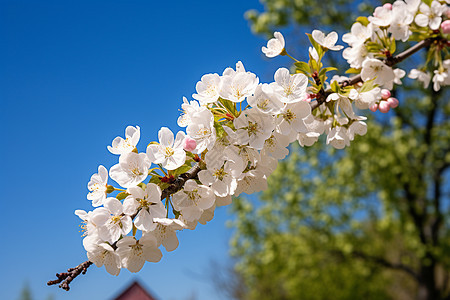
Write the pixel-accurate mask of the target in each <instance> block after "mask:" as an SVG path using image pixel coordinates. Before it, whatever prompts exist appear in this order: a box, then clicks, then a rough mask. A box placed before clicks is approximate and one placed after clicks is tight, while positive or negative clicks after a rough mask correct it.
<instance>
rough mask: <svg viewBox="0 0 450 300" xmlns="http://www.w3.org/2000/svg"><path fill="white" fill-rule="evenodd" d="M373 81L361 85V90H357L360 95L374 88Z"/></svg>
mask: <svg viewBox="0 0 450 300" xmlns="http://www.w3.org/2000/svg"><path fill="white" fill-rule="evenodd" d="M374 81H375V78H374V79H370V80H367V81H365V82H364V84H363V85H362V87H361V89H360V90H359V92H360V93H365V92H368V91H371V90H373V89H374V88H375V86H376V85H375V84H374V83H373V82H374Z"/></svg>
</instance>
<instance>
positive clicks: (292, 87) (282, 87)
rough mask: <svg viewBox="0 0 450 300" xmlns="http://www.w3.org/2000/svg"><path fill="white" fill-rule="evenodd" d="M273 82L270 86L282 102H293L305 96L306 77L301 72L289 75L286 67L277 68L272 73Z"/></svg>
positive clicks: (303, 98)
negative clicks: (273, 73)
mask: <svg viewBox="0 0 450 300" xmlns="http://www.w3.org/2000/svg"><path fill="white" fill-rule="evenodd" d="M274 79H275V82H272V83H271V84H270V86H271V87H272V89H273V92H274V94H275V95H276V96H277V97H278V99H279V100H280V101H281V102H283V103H295V102H299V101H302V100H305V98H306V88H307V86H308V78H307V77H306V76H305V75H304V74H301V73H298V74H293V75H291V74H290V73H289V70H288V69H286V68H279V69H278V70H277V71H276V72H275V75H274Z"/></svg>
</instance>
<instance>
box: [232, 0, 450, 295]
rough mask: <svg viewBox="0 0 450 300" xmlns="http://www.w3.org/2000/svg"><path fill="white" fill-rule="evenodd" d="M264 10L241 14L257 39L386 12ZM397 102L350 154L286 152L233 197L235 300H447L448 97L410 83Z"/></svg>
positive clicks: (271, 4) (283, 0) (275, 3)
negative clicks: (261, 188) (255, 190)
mask: <svg viewBox="0 0 450 300" xmlns="http://www.w3.org/2000/svg"><path fill="white" fill-rule="evenodd" d="M262 2H263V4H264V5H265V8H266V11H265V12H263V13H257V12H255V11H250V12H248V13H247V14H246V16H247V18H248V19H249V20H250V22H251V24H252V30H253V31H254V32H255V33H267V32H272V31H273V30H279V28H280V27H281V26H289V25H292V24H295V26H302V25H303V26H305V24H324V26H329V27H330V28H332V29H333V30H341V29H343V28H345V29H346V30H347V31H348V30H349V28H350V25H351V22H353V20H354V18H350V17H349V16H352V17H356V15H357V14H358V13H359V12H361V11H363V10H367V9H368V8H370V6H371V5H380V4H382V3H381V2H380V1H372V2H370V3H363V4H360V5H359V6H355V5H353V6H352V3H353V2H351V1H344V0H340V1H328V0H323V1H321V4H320V5H317V2H312V1H309V0H302V1H295V0H290V1H289V0H264V1H262ZM354 7H356V9H355V8H354ZM371 9H372V11H373V6H372V8H371ZM343 11H345V13H343ZM302 28H303V30H304V31H305V32H308V31H307V28H309V27H302ZM303 48H304V49H307V48H306V46H304V47H303ZM418 57H419V56H415V59H416V61H414V64H415V65H418V64H420V58H418ZM402 67H403V68H405V65H404V66H402ZM395 95H396V97H397V98H399V99H400V103H401V104H400V106H399V107H397V108H396V109H394V110H393V112H391V113H390V114H388V115H384V116H380V113H374V114H373V115H372V116H370V120H369V121H368V122H367V123H368V132H367V135H365V136H364V137H362V138H359V139H357V140H355V141H354V143H352V145H351V146H350V147H349V148H347V149H345V150H335V149H332V148H331V147H328V146H323V145H322V146H320V145H319V144H315V145H314V147H312V148H300V147H291V149H290V150H291V154H290V156H289V157H288V158H286V159H285V160H284V161H282V162H280V163H279V166H278V168H277V170H276V172H275V173H274V174H272V175H271V177H270V178H269V184H268V185H269V188H268V190H267V191H265V192H264V193H262V194H261V195H260V197H259V198H258V199H255V198H244V197H241V198H239V199H235V200H234V203H233V209H234V211H235V213H236V214H237V216H236V219H235V221H234V223H233V225H234V227H235V229H236V231H235V234H234V236H233V238H232V241H231V247H232V250H231V252H232V255H233V256H234V257H235V258H236V260H237V263H236V266H235V270H234V271H235V272H236V273H237V276H239V278H241V283H240V285H241V286H240V287H239V290H240V293H239V295H240V296H239V298H240V299H387V298H391V299H420V300H422V299H426V300H431V299H450V289H449V288H450V281H449V276H450V260H449V253H450V251H449V249H450V239H449V236H450V231H449V229H450V226H449V225H450V224H449V207H450V205H449V204H450V203H449V200H450V198H449V196H450V194H449V193H450V186H449V185H448V177H449V171H448V170H449V166H450V153H449V150H450V119H449V115H450V103H449V99H450V97H449V92H448V89H444V90H441V91H440V92H438V93H436V92H434V91H432V89H431V88H430V89H423V88H421V87H420V86H419V85H416V84H415V83H414V84H412V85H404V86H403V87H402V88H401V89H399V88H397V90H396V91H395ZM322 144H323V143H322ZM236 288H237V287H236Z"/></svg>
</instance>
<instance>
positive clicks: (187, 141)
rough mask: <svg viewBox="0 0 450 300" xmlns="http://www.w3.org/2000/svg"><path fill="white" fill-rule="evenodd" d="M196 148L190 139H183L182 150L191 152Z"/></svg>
mask: <svg viewBox="0 0 450 300" xmlns="http://www.w3.org/2000/svg"><path fill="white" fill-rule="evenodd" d="M195 148H197V142H196V141H195V140H194V139H191V138H190V137H186V138H185V139H184V150H186V151H189V152H192V151H194V150H195Z"/></svg>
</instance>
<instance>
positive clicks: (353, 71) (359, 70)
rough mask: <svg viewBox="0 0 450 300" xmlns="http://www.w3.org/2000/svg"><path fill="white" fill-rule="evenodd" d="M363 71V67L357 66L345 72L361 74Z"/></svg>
mask: <svg viewBox="0 0 450 300" xmlns="http://www.w3.org/2000/svg"><path fill="white" fill-rule="evenodd" d="M360 72H361V69H355V68H350V69H348V70H347V71H345V73H347V74H359V73H360Z"/></svg>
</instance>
